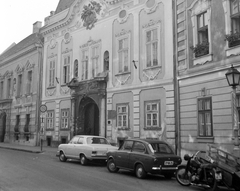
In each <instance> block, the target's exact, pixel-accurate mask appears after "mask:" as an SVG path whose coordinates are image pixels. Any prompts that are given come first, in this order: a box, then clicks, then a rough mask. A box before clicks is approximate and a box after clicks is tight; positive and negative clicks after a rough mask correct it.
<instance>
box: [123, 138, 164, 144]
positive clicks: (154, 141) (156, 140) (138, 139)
mask: <svg viewBox="0 0 240 191" xmlns="http://www.w3.org/2000/svg"><path fill="white" fill-rule="evenodd" d="M129 140H130V141H143V142H148V143H167V142H165V141H161V140H158V139H141V138H133V139H125V141H129Z"/></svg>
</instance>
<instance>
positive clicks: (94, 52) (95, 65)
mask: <svg viewBox="0 0 240 191" xmlns="http://www.w3.org/2000/svg"><path fill="white" fill-rule="evenodd" d="M98 65H99V46H95V47H93V48H92V77H96V76H97V74H98Z"/></svg>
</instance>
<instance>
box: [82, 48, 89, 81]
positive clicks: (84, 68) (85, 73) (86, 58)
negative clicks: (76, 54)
mask: <svg viewBox="0 0 240 191" xmlns="http://www.w3.org/2000/svg"><path fill="white" fill-rule="evenodd" d="M85 53H87V54H85ZM81 55H82V56H81V58H82V60H81V63H82V80H88V69H89V49H88V48H87V49H82V50H81Z"/></svg>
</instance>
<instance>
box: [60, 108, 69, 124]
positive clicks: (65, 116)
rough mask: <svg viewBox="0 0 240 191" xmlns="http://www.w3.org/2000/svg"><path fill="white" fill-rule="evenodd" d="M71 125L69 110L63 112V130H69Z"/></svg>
mask: <svg viewBox="0 0 240 191" xmlns="http://www.w3.org/2000/svg"><path fill="white" fill-rule="evenodd" d="M68 123H69V109H62V110H61V129H67V128H68Z"/></svg>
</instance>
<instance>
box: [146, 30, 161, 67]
mask: <svg viewBox="0 0 240 191" xmlns="http://www.w3.org/2000/svg"><path fill="white" fill-rule="evenodd" d="M158 41H159V40H158V30H157V29H152V30H149V31H147V32H146V54H147V55H146V58H147V67H152V66H157V65H158V51H159V50H158V43H159V42H158Z"/></svg>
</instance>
